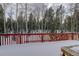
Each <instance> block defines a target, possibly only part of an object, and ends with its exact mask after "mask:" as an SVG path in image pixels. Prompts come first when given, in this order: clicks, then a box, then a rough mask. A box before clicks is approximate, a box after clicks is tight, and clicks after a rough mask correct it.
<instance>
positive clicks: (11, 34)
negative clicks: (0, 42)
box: [0, 33, 79, 36]
mask: <svg viewBox="0 0 79 59" xmlns="http://www.w3.org/2000/svg"><path fill="white" fill-rule="evenodd" d="M50 34H79V33H26V34H21V33H18V34H0V36H17V35H50Z"/></svg>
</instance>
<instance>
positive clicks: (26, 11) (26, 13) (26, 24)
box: [25, 3, 28, 33]
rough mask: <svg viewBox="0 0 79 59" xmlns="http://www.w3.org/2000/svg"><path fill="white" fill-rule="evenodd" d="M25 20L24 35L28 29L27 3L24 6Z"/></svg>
mask: <svg viewBox="0 0 79 59" xmlns="http://www.w3.org/2000/svg"><path fill="white" fill-rule="evenodd" d="M25 20H26V33H27V31H28V28H27V3H26V4H25Z"/></svg>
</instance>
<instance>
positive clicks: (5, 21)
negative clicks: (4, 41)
mask: <svg viewBox="0 0 79 59" xmlns="http://www.w3.org/2000/svg"><path fill="white" fill-rule="evenodd" d="M3 6H4V33H6V24H5V22H6V17H5V9H6V8H5V6H6V5H5V3H4V4H3Z"/></svg>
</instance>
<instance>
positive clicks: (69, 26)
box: [0, 3, 79, 33]
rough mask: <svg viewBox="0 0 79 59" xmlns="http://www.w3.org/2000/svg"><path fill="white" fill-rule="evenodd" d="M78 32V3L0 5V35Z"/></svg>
mask: <svg viewBox="0 0 79 59" xmlns="http://www.w3.org/2000/svg"><path fill="white" fill-rule="evenodd" d="M58 32H61V33H62V32H79V4H78V3H60V4H59V3H52V4H50V3H14V4H13V3H0V33H58Z"/></svg>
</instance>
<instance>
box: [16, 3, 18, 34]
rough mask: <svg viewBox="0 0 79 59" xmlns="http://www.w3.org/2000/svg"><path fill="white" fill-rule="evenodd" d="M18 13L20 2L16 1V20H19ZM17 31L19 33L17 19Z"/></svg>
mask: <svg viewBox="0 0 79 59" xmlns="http://www.w3.org/2000/svg"><path fill="white" fill-rule="evenodd" d="M17 14H18V3H16V20H17ZM17 33H18V20H17Z"/></svg>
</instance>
